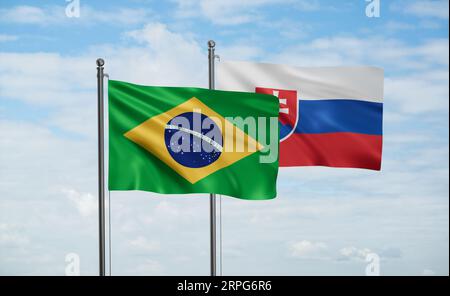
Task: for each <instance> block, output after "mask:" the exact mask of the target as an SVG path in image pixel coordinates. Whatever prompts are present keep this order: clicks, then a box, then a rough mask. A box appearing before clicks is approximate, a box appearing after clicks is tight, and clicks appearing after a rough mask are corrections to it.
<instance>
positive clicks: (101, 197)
mask: <svg viewBox="0 0 450 296" xmlns="http://www.w3.org/2000/svg"><path fill="white" fill-rule="evenodd" d="M96 63H97V98H98V101H97V110H98V228H99V275H100V276H105V270H106V269H105V156H104V151H105V150H104V119H103V77H104V74H103V65H105V61H104V60H103V59H97V62H96Z"/></svg>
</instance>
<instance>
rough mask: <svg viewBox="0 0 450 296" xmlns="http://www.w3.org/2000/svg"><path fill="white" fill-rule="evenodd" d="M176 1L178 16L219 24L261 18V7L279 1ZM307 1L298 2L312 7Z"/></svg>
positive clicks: (235, 23)
mask: <svg viewBox="0 0 450 296" xmlns="http://www.w3.org/2000/svg"><path fill="white" fill-rule="evenodd" d="M176 2H177V12H176V14H177V15H178V16H179V17H198V16H202V17H205V18H206V19H208V20H209V21H211V22H212V23H214V24H219V25H239V24H244V23H250V22H254V21H257V20H261V15H260V14H259V13H258V10H259V9H260V8H261V7H263V6H268V5H273V4H279V3H280V1H276V0H247V1H240V0H228V1H221V0H200V1H197V0H176ZM282 2H286V1H285V0H284V1H282ZM282 2H281V3H282ZM308 2H309V1H301V2H300V3H303V6H304V7H305V8H313V4H310V5H308Z"/></svg>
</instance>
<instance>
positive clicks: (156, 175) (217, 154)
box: [108, 80, 279, 200]
mask: <svg viewBox="0 0 450 296" xmlns="http://www.w3.org/2000/svg"><path fill="white" fill-rule="evenodd" d="M108 97H109V100H108V109H109V110H108V112H109V184H108V187H109V190H143V191H151V192H157V193H164V194H185V193H216V194H224V195H229V196H233V197H237V198H242V199H252V200H255V199H271V198H274V197H275V196H276V179H277V174H278V142H279V135H278V121H277V117H278V109H279V103H278V99H277V98H276V97H274V96H271V95H265V94H256V93H246V92H230V91H217V90H209V89H202V88H192V87H156V86H141V85H135V84H131V83H126V82H121V81H114V80H109V84H108ZM273 122H275V124H272V123H273ZM274 143H276V144H275V145H274ZM274 148H275V149H274ZM274 150H276V151H274ZM273 153H276V155H275V157H273ZM270 154H272V157H270Z"/></svg>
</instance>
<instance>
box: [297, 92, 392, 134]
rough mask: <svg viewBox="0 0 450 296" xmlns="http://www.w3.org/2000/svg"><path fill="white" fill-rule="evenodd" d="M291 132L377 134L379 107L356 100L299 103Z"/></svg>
mask: <svg viewBox="0 0 450 296" xmlns="http://www.w3.org/2000/svg"><path fill="white" fill-rule="evenodd" d="M299 116H300V117H299V121H298V124H297V128H296V130H295V133H304V134H318V133H333V132H353V133H361V134H368V135H381V134H382V132H383V104H382V103H375V102H367V101H358V100H300V101H299Z"/></svg>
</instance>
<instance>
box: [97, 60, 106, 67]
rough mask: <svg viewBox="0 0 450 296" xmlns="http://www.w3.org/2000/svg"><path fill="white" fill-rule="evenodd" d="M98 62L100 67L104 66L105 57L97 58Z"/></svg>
mask: <svg viewBox="0 0 450 296" xmlns="http://www.w3.org/2000/svg"><path fill="white" fill-rule="evenodd" d="M96 63H97V66H98V67H103V65H105V60H103V59H97V61H96Z"/></svg>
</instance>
